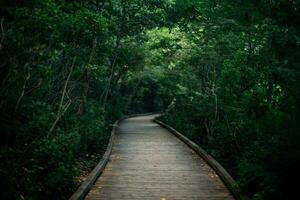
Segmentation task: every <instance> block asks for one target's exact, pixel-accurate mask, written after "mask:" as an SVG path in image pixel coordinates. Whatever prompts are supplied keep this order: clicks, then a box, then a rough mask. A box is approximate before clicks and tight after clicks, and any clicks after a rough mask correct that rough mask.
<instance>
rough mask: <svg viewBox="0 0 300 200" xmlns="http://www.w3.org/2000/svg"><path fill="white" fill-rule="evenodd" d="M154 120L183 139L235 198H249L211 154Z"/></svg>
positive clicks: (247, 199) (169, 127)
mask: <svg viewBox="0 0 300 200" xmlns="http://www.w3.org/2000/svg"><path fill="white" fill-rule="evenodd" d="M153 121H154V122H156V123H157V124H159V125H161V126H162V127H163V128H165V129H167V130H168V131H170V132H171V133H173V134H174V135H175V136H176V137H177V138H179V139H180V140H181V141H183V142H184V143H185V144H186V145H188V146H189V147H190V148H191V149H192V150H194V151H195V152H196V153H197V154H198V155H199V156H200V157H202V158H203V159H204V160H205V161H206V162H207V164H208V165H209V166H210V167H212V168H213V169H214V170H215V172H216V173H217V174H218V175H219V176H220V177H221V179H222V181H223V182H224V183H225V185H226V186H227V187H228V189H229V190H230V192H231V193H232V195H233V196H234V197H235V198H236V199H237V200H249V198H248V197H246V196H243V195H241V193H240V188H239V186H238V184H237V183H236V181H235V180H234V179H233V178H232V177H231V176H230V174H229V173H228V172H227V171H226V170H225V169H224V167H223V166H222V165H221V164H220V163H218V162H217V161H216V160H215V159H214V158H213V157H212V156H211V155H209V154H208V153H207V152H206V151H205V150H204V149H202V148H201V147H200V146H198V145H197V144H196V143H194V142H193V141H191V140H190V139H188V138H187V137H185V136H184V135H182V134H181V133H179V132H178V131H176V130H175V129H174V128H172V127H171V126H169V125H167V124H165V123H163V122H162V121H159V120H158V119H154V120H153Z"/></svg>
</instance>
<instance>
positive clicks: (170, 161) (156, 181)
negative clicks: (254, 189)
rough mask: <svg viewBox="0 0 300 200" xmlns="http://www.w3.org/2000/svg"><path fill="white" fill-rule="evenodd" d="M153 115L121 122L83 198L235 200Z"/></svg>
mask: <svg viewBox="0 0 300 200" xmlns="http://www.w3.org/2000/svg"><path fill="white" fill-rule="evenodd" d="M153 118H154V115H151V116H142V117H133V118H129V119H126V120H123V121H122V122H121V124H120V128H119V131H118V133H117V134H116V135H115V140H114V147H113V150H112V154H111V156H110V161H109V162H108V164H107V166H106V168H105V169H104V171H103V173H102V175H101V176H100V177H99V179H98V180H97V182H96V183H95V185H94V186H93V187H92V189H91V191H90V192H89V193H88V195H87V196H86V199H87V200H96V199H118V200H123V199H124V200H127V199H147V200H148V199H153V200H171V199H172V200H173V199H188V200H190V199H203V200H204V199H207V200H232V199H234V198H233V197H232V195H231V194H230V192H229V191H228V189H227V188H226V186H225V185H224V184H223V182H222V181H221V180H220V178H219V177H218V176H217V175H216V173H215V172H214V171H213V170H212V169H211V168H210V166H208V165H207V164H206V162H205V161H204V160H202V158H200V157H199V156H198V155H197V154H196V153H195V152H194V151H193V150H191V149H190V148H189V147H188V146H187V145H185V144H184V143H183V142H181V141H180V140H179V139H178V138H176V137H175V136H174V135H173V134H172V133H170V132H169V131H167V130H166V129H164V128H162V127H160V126H159V125H158V124H156V123H154V122H152V119H153Z"/></svg>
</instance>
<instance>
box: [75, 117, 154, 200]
mask: <svg viewBox="0 0 300 200" xmlns="http://www.w3.org/2000/svg"><path fill="white" fill-rule="evenodd" d="M151 114H156V113H146V114H132V115H125V116H123V117H121V118H120V119H119V120H117V121H116V122H115V123H114V125H113V128H112V131H111V134H110V138H109V142H108V145H107V148H106V151H105V153H104V155H103V156H102V158H101V160H100V161H99V163H98V164H97V166H96V167H95V168H94V169H93V170H92V172H91V173H90V174H89V175H88V177H87V179H86V180H85V181H84V182H83V183H82V184H81V185H80V186H79V187H78V188H77V190H76V191H75V192H74V193H73V195H72V196H71V197H70V199H69V200H82V199H84V198H85V196H86V195H87V194H88V192H89V191H90V190H91V188H92V186H93V185H94V183H95V182H96V181H97V179H98V177H99V176H100V175H101V174H102V172H103V170H104V168H105V166H106V164H107V163H108V161H109V157H110V154H111V152H112V148H113V141H114V136H115V133H116V129H117V128H118V126H119V124H120V122H121V121H123V120H124V119H128V118H131V117H137V116H147V115H151Z"/></svg>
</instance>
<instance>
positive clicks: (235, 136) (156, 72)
mask: <svg viewBox="0 0 300 200" xmlns="http://www.w3.org/2000/svg"><path fill="white" fill-rule="evenodd" d="M0 13H1V14H0V81H1V82H0V85H1V86H0V90H1V92H0V96H1V98H0V131H1V134H0V143H1V144H0V159H1V162H0V188H1V192H0V198H1V199H6V200H11V199H29V200H36V199H53V200H54V199H68V198H69V197H70V196H71V195H72V193H73V192H74V191H75V190H76V188H77V187H78V185H79V184H80V183H81V182H82V179H83V178H84V177H85V176H86V175H87V174H88V173H89V172H90V171H91V169H93V167H94V166H95V165H96V164H97V162H98V161H99V159H101V156H102V155H103V152H104V151H105V149H106V146H107V143H108V139H109V133H110V130H111V127H112V124H113V123H114V121H115V120H117V119H119V118H120V117H122V116H124V115H128V114H134V113H147V112H162V113H164V115H163V116H162V117H161V120H162V121H164V122H165V123H167V124H169V125H171V126H173V127H174V128H176V129H177V130H179V131H180V132H181V133H183V134H184V135H186V136H187V137H188V138H190V139H191V140H193V141H194V142H195V143H197V144H199V145H200V146H201V147H203V148H204V149H205V150H206V151H207V152H208V153H210V155H212V156H213V157H214V158H215V159H216V160H217V161H218V162H220V163H221V164H222V165H223V166H224V167H225V168H226V170H227V171H228V172H229V173H230V174H231V175H232V176H233V177H234V179H235V180H236V181H237V183H238V184H239V187H240V188H241V191H242V192H243V194H245V195H247V196H248V197H249V198H251V199H253V200H283V199H298V198H299V196H300V195H299V192H298V185H297V184H296V183H297V181H298V180H299V179H300V174H299V169H300V145H299V144H300V1H299V0H270V1H268V0H26V1H22V0H1V1H0Z"/></svg>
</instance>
